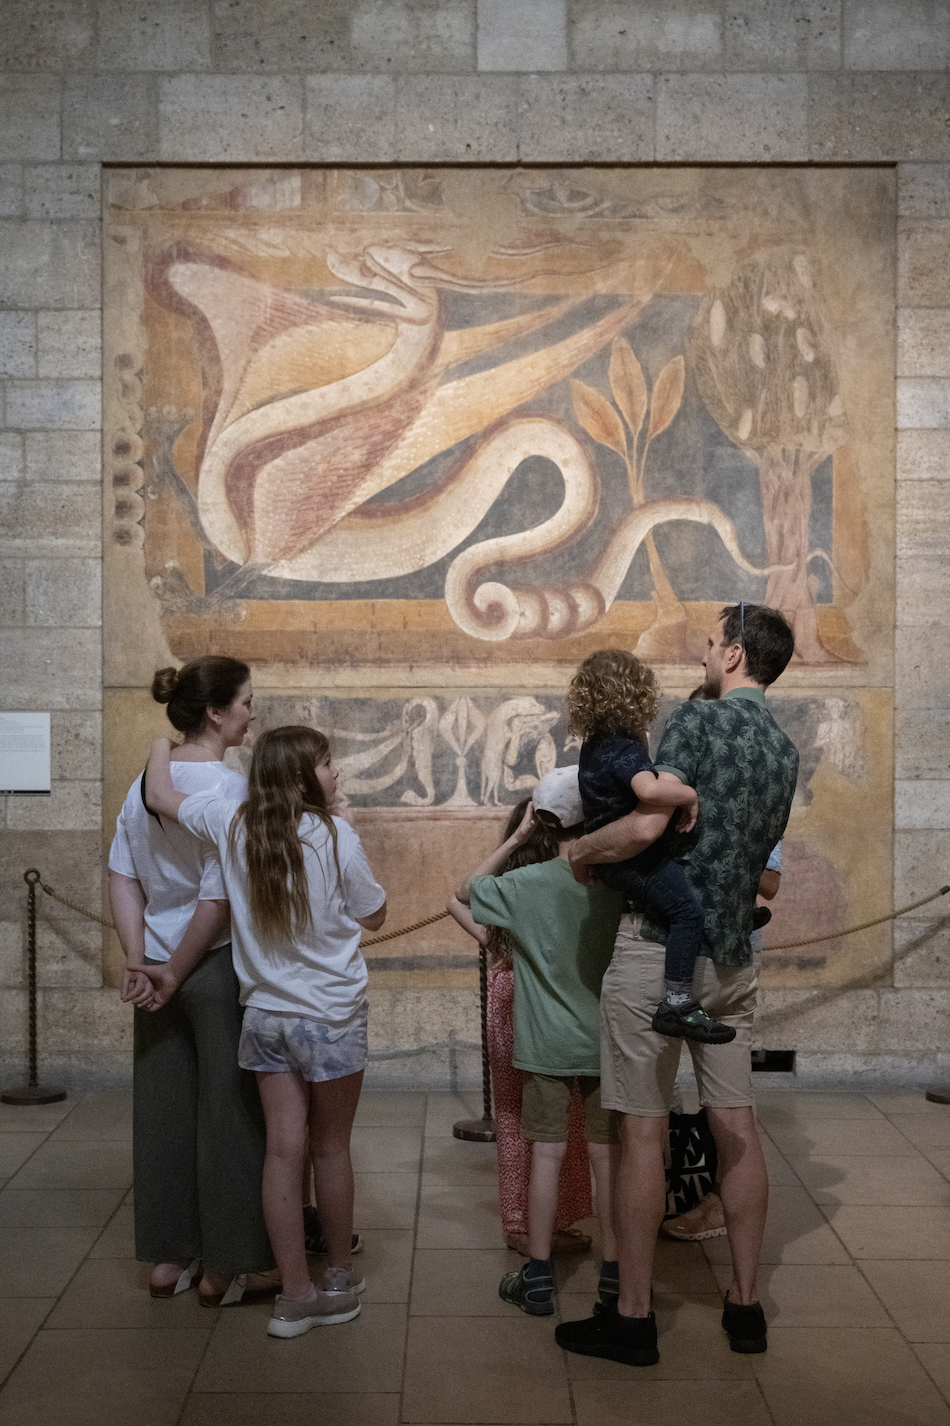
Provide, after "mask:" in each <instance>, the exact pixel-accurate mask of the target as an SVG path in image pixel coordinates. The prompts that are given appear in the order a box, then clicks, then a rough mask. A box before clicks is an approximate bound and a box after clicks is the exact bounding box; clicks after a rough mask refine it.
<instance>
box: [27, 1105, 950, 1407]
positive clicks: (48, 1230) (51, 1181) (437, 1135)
mask: <svg viewBox="0 0 950 1426" xmlns="http://www.w3.org/2000/svg"><path fill="white" fill-rule="evenodd" d="M129 1109H130V1106H129V1096H128V1095H126V1094H99V1095H92V1096H89V1097H88V1098H86V1099H83V1100H81V1101H79V1102H76V1101H70V1102H68V1103H66V1104H62V1105H50V1106H48V1107H46V1108H43V1109H34V1110H31V1109H15V1108H9V1107H7V1106H2V1107H0V1179H2V1178H5V1179H6V1184H5V1187H4V1188H3V1190H2V1192H0V1377H2V1376H7V1382H6V1386H5V1387H4V1389H3V1391H2V1393H0V1423H2V1426H48V1423H55V1426H173V1423H178V1422H181V1423H183V1426H218V1423H222V1426H223V1423H227V1426H297V1423H326V1426H396V1423H399V1422H406V1423H417V1422H418V1423H428V1426H450V1423H465V1422H472V1423H475V1422H478V1423H502V1422H505V1423H516V1426H528V1423H546V1426H555V1423H565V1426H566V1424H567V1423H576V1426H614V1423H623V1424H624V1426H683V1423H692V1422H701V1423H703V1426H719V1423H723V1426H725V1423H729V1426H769V1424H770V1423H774V1426H824V1423H828V1426H851V1423H860V1426H916V1423H921V1424H922V1426H930V1423H934V1426H937V1423H940V1426H950V1409H948V1405H947V1403H948V1399H950V1181H948V1180H950V1108H947V1107H942V1106H938V1105H932V1104H928V1103H927V1102H926V1101H925V1100H924V1098H923V1096H922V1095H921V1094H913V1093H900V1094H871V1095H863V1094H831V1093H829V1094H815V1093H808V1094H805V1093H792V1092H789V1093H770V1094H767V1095H765V1096H763V1098H762V1101H761V1103H760V1118H761V1122H762V1126H763V1129H764V1130H765V1131H766V1135H767V1138H766V1149H767V1152H768V1156H769V1165H770V1173H771V1178H772V1186H773V1187H772V1208H771V1214H770V1221H769V1229H768V1234H767V1237H766V1244H765V1252H764V1261H765V1267H764V1271H763V1287H764V1294H765V1303H766V1309H767V1314H768V1317H769V1321H770V1324H771V1325H770V1334H769V1350H768V1353H767V1355H765V1356H762V1357H740V1356H735V1355H734V1354H733V1353H731V1352H730V1351H729V1349H728V1346H727V1344H726V1340H725V1338H724V1336H723V1333H722V1331H721V1328H720V1326H719V1315H720V1293H721V1291H722V1288H723V1287H724V1285H725V1283H726V1282H727V1281H728V1268H727V1266H726V1264H727V1262H728V1249H727V1245H726V1242H725V1240H723V1239H721V1238H720V1239H714V1240H712V1241H711V1242H710V1243H708V1244H707V1245H706V1247H707V1249H708V1251H707V1252H705V1253H704V1251H703V1249H702V1248H701V1247H700V1246H699V1245H696V1244H678V1243H670V1242H663V1243H661V1245H660V1252H659V1257H658V1263H657V1280H656V1306H657V1316H658V1319H659V1325H660V1350H661V1358H660V1363H659V1365H658V1366H656V1367H649V1368H646V1369H634V1368H629V1367H623V1366H619V1365H616V1364H612V1363H608V1362H600V1361H596V1360H592V1359H589V1358H584V1357H571V1356H566V1355H565V1354H563V1353H562V1352H561V1351H560V1350H559V1349H558V1348H557V1347H556V1346H555V1344H554V1338H553V1328H552V1324H551V1321H550V1320H536V1319H532V1318H528V1317H525V1316H522V1314H521V1313H519V1312H517V1311H515V1310H514V1309H512V1308H510V1307H507V1306H506V1305H505V1304H504V1303H502V1302H500V1301H499V1299H498V1296H497V1283H498V1278H499V1276H500V1274H501V1273H502V1271H504V1270H505V1269H506V1268H507V1267H509V1266H512V1265H514V1264H515V1263H517V1262H518V1261H520V1260H519V1259H517V1258H515V1256H514V1255H513V1254H510V1253H508V1252H507V1251H506V1250H505V1249H504V1247H503V1246H502V1245H501V1237H500V1231H499V1225H498V1217H497V1203H496V1197H495V1161H494V1147H493V1146H491V1145H482V1144H469V1143H462V1142H459V1141H457V1140H454V1139H453V1138H452V1137H451V1128H452V1123H453V1121H454V1120H455V1119H457V1118H470V1117H477V1115H478V1113H479V1112H480V1105H479V1102H478V1101H477V1100H476V1098H475V1097H474V1096H473V1097H471V1098H468V1097H456V1096H452V1095H447V1094H446V1095H439V1094H430V1095H426V1094H384V1093H367V1094H365V1095H364V1097H363V1101H362V1104H361V1106H360V1113H359V1119H358V1128H357V1130H356V1133H355V1135H354V1160H355V1165H356V1169H357V1219H358V1226H359V1227H360V1228H361V1229H362V1231H363V1232H364V1233H365V1236H366V1244H367V1246H366V1253H365V1256H364V1258H363V1260H362V1266H363V1269H364V1272H365V1275H366V1278H367V1280H368V1283H369V1286H368V1288H367V1291H366V1295H365V1298H364V1309H363V1313H362V1315H361V1316H360V1317H359V1318H357V1319H356V1321H354V1322H351V1323H348V1324H346V1325H345V1326H342V1327H335V1328H332V1329H327V1330H322V1331H314V1332H311V1333H309V1334H308V1335H307V1336H306V1337H303V1338H300V1339H298V1340H297V1341H290V1342H283V1341H274V1340H273V1339H271V1338H268V1337H267V1335H266V1333H265V1330H264V1329H265V1323H266V1320H267V1316H268V1308H267V1307H266V1306H263V1307H247V1308H230V1309H224V1310H219V1311H216V1312H209V1311H206V1310H204V1309H202V1308H200V1307H199V1305H198V1301H197V1297H196V1295H195V1294H194V1293H188V1294H187V1295H185V1296H182V1297H179V1298H176V1299H174V1300H171V1301H155V1300H153V1299H152V1298H150V1297H149V1295H148V1293H147V1291H146V1290H145V1281H146V1273H145V1269H143V1268H142V1267H141V1266H140V1265H138V1264H137V1263H135V1262H134V1261H133V1258H132V1238H131V1213H132V1210H131V1206H130V1202H129V1199H130V1196H131V1195H130V1185H131V1161H130V1153H129V1147H130V1146H129V1133H130V1114H129ZM595 1283H596V1262H595V1260H594V1259H593V1258H583V1259H575V1260H573V1261H571V1260H566V1261H564V1262H563V1263H562V1265H561V1270H560V1308H561V1312H562V1314H563V1315H564V1316H565V1317H575V1316H586V1315H588V1313H589V1311H590V1306H591V1302H592V1300H593V1296H594V1288H595Z"/></svg>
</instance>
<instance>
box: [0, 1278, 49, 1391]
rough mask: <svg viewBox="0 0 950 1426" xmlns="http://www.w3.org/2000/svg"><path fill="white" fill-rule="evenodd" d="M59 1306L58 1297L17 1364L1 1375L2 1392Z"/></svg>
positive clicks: (31, 1337)
mask: <svg viewBox="0 0 950 1426" xmlns="http://www.w3.org/2000/svg"><path fill="white" fill-rule="evenodd" d="M9 1300H10V1301H15V1300H16V1299H12V1298H11V1299H9ZM26 1300H27V1301H28V1302H37V1301H42V1300H43V1299H42V1298H35V1297H31V1298H27V1299H26ZM58 1306H59V1298H58V1297H57V1298H56V1300H55V1301H54V1302H53V1305H52V1307H50V1309H49V1312H47V1314H46V1316H45V1317H44V1318H43V1321H42V1322H39V1323H37V1325H36V1327H35V1328H34V1330H33V1332H31V1334H30V1338H29V1341H28V1342H27V1343H26V1345H25V1346H24V1348H23V1351H22V1352H21V1353H20V1354H19V1356H18V1357H17V1359H16V1361H15V1362H14V1363H13V1365H12V1366H11V1367H10V1370H9V1371H8V1372H6V1373H4V1374H3V1375H0V1390H2V1389H3V1387H5V1386H6V1384H7V1382H8V1381H9V1380H10V1378H11V1377H12V1376H13V1373H14V1372H15V1371H16V1369H17V1367H18V1366H19V1365H20V1363H21V1362H22V1360H23V1358H24V1357H25V1356H26V1354H27V1352H28V1351H29V1350H30V1348H31V1347H32V1345H33V1343H34V1342H35V1340H36V1338H37V1337H38V1336H39V1334H40V1332H42V1331H43V1330H44V1328H45V1326H46V1322H47V1320H48V1318H49V1317H50V1315H51V1314H52V1313H53V1312H55V1311H56V1309H57V1307H58Z"/></svg>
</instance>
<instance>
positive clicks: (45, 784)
mask: <svg viewBox="0 0 950 1426" xmlns="http://www.w3.org/2000/svg"><path fill="white" fill-rule="evenodd" d="M49 719H50V715H49V714H48V713H0V795H2V794H4V793H10V792H14V793H16V792H45V793H49V791H50V751H49V744H50V727H49Z"/></svg>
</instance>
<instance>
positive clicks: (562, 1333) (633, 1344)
mask: <svg viewBox="0 0 950 1426" xmlns="http://www.w3.org/2000/svg"><path fill="white" fill-rule="evenodd" d="M554 1340H555V1341H556V1342H557V1344H558V1346H559V1347H563V1348H564V1350H565V1351H567V1352H577V1353H578V1355H579V1356H582V1357H605V1358H606V1359H607V1361H609V1362H623V1364H624V1365H625V1366H628V1367H652V1366H654V1365H655V1364H656V1363H657V1362H658V1361H659V1360H660V1354H659V1352H658V1351H657V1346H656V1318H655V1317H654V1315H653V1313H652V1312H651V1313H650V1315H649V1317H621V1315H620V1313H619V1312H610V1311H603V1312H598V1313H597V1314H596V1316H594V1317H586V1318H584V1319H583V1321H580V1322H562V1323H561V1325H560V1326H559V1327H555V1329H554Z"/></svg>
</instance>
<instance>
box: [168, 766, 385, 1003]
mask: <svg viewBox="0 0 950 1426" xmlns="http://www.w3.org/2000/svg"><path fill="white" fill-rule="evenodd" d="M238 805H239V804H238V802H237V800H235V799H233V798H229V797H222V796H219V795H216V794H215V793H207V794H205V793H201V794H199V795H197V796H195V797H189V798H188V799H187V801H186V802H183V803H182V804H181V807H180V808H179V809H178V816H179V818H180V820H181V823H182V825H183V826H185V827H187V828H188V829H189V830H190V831H192V832H194V833H195V834H196V835H197V836H199V837H204V838H206V839H207V840H208V841H209V842H213V843H214V845H215V846H216V847H217V849H218V853H219V855H220V858H221V865H222V867H223V869H224V884H225V886H226V888H227V895H228V900H229V901H230V903H231V944H232V949H233V955H234V969H235V970H236V971H237V977H238V980H239V981H240V983H241V1004H242V1005H253V1006H256V1007H257V1008H259V1009H261V1010H281V1011H286V1012H289V1013H291V1014H294V1015H309V1016H311V1017H312V1018H313V1019H316V1020H325V1021H329V1022H331V1023H333V1024H341V1023H343V1022H345V1021H347V1020H349V1019H350V1018H351V1017H352V1016H353V1015H354V1014H355V1013H356V1012H357V1011H358V1010H359V1009H360V1008H361V1006H362V1004H363V1001H364V1000H365V998H366V983H367V979H368V976H367V972H366V963H365V961H364V960H363V957H362V956H361V955H360V950H359V945H360V934H361V932H360V927H359V926H358V925H357V919H356V918H357V917H366V916H371V915H372V914H373V912H374V911H378V910H379V908H380V907H381V906H382V904H383V902H384V901H385V900H386V893H385V891H384V890H383V888H382V887H381V886H380V885H379V883H378V882H377V881H376V880H375V879H374V877H373V873H372V872H371V871H370V868H369V863H368V862H367V860H366V854H365V852H364V851H363V845H362V843H361V842H360V839H359V837H358V836H357V835H356V833H355V832H354V831H353V828H352V827H351V826H350V825H349V823H348V822H344V821H342V819H341V818H339V817H334V819H333V820H334V822H335V824H336V831H337V854H338V857H339V862H340V875H339V877H338V876H337V872H336V865H335V863H334V860H333V847H332V844H331V841H330V833H329V832H328V831H327V829H326V827H325V826H324V825H323V823H322V822H321V821H320V820H319V818H317V817H314V816H312V815H311V814H309V813H307V814H305V816H304V817H302V818H301V820H300V825H299V827H298V829H297V830H298V832H299V835H300V839H301V842H302V844H303V858H304V869H305V871H306V874H307V886H308V890H309V893H310V907H311V911H312V913H313V921H312V924H311V925H310V926H308V927H306V928H303V929H301V930H299V931H298V932H297V933H296V935H295V936H294V940H293V942H292V944H290V945H288V944H287V943H286V942H280V941H264V940H263V938H262V936H261V933H260V932H259V931H258V929H257V927H256V926H255V924H254V922H253V921H252V920H251V913H250V907H249V904H248V885H247V861H246V857H245V854H244V828H243V825H242V826H241V828H240V830H239V832H238V835H237V838H236V843H235V848H234V851H233V853H232V852H231V850H230V849H229V846H228V836H229V833H230V830H231V822H232V821H233V819H234V814H235V813H236V812H237V809H238Z"/></svg>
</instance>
